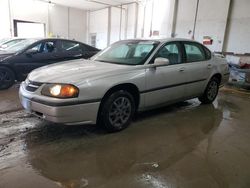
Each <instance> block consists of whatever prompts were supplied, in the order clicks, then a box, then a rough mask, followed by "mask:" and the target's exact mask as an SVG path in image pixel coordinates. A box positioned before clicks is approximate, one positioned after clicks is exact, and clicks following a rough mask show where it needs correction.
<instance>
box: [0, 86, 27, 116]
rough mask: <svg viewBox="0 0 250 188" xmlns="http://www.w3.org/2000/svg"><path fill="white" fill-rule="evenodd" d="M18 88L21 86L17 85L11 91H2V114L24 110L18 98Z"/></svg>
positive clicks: (0, 112) (0, 110) (0, 98)
mask: <svg viewBox="0 0 250 188" xmlns="http://www.w3.org/2000/svg"><path fill="white" fill-rule="evenodd" d="M18 88H19V84H16V85H14V86H13V87H11V88H9V89H6V90H0V114H3V113H7V112H13V111H17V110H20V109H22V106H21V103H20V101H19V98H18Z"/></svg>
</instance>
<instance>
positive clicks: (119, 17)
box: [110, 7, 125, 44]
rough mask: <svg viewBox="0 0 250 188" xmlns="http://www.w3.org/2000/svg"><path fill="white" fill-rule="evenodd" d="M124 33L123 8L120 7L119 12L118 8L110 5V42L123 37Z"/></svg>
mask: <svg viewBox="0 0 250 188" xmlns="http://www.w3.org/2000/svg"><path fill="white" fill-rule="evenodd" d="M120 24H121V25H120ZM120 27H121V28H120ZM124 34H125V10H124V9H122V12H121V9H120V8H117V7H112V8H111V34H110V44H112V43H114V42H116V41H118V40H122V39H124V37H125V35H124Z"/></svg>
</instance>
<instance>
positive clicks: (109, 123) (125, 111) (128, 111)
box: [99, 90, 135, 132]
mask: <svg viewBox="0 0 250 188" xmlns="http://www.w3.org/2000/svg"><path fill="white" fill-rule="evenodd" d="M134 113H135V102H134V98H133V96H132V95H131V94H130V93H129V92H127V91H124V90H120V91H117V92H114V93H112V94H111V95H110V96H108V98H107V99H106V100H105V101H104V103H103V105H102V109H101V114H100V115H101V121H100V122H99V123H101V124H102V125H103V126H104V128H106V129H107V130H108V131H109V132H117V131H121V130H123V129H125V128H126V127H128V125H129V123H130V121H131V119H132V117H133V115H134Z"/></svg>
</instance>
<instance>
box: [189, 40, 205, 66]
mask: <svg viewBox="0 0 250 188" xmlns="http://www.w3.org/2000/svg"><path fill="white" fill-rule="evenodd" d="M184 48H185V51H186V61H187V62H197V61H205V60H206V55H205V52H204V50H203V47H202V46H201V45H200V44H197V43H184Z"/></svg>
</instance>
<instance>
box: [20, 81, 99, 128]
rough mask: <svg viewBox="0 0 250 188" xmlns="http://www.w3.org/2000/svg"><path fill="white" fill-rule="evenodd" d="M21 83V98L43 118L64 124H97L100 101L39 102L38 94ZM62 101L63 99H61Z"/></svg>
mask: <svg viewBox="0 0 250 188" xmlns="http://www.w3.org/2000/svg"><path fill="white" fill-rule="evenodd" d="M23 85H24V84H21V86H20V89H19V98H20V101H21V104H22V106H23V107H24V108H25V110H26V111H28V112H29V113H32V114H34V115H36V116H38V117H40V118H42V119H45V120H47V121H51V122H55V123H63V124H69V125H71V124H72V125H73V124H95V123H96V120H97V114H98V109H99V106H100V102H86V103H81V104H77V103H74V104H65V105H60V103H58V105H49V104H46V103H45V104H44V102H45V101H44V102H42V101H41V102H39V101H37V99H36V96H35V95H34V94H33V93H31V92H29V91H27V90H25V89H24V86H23ZM61 100H62V102H64V101H63V99H61Z"/></svg>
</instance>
